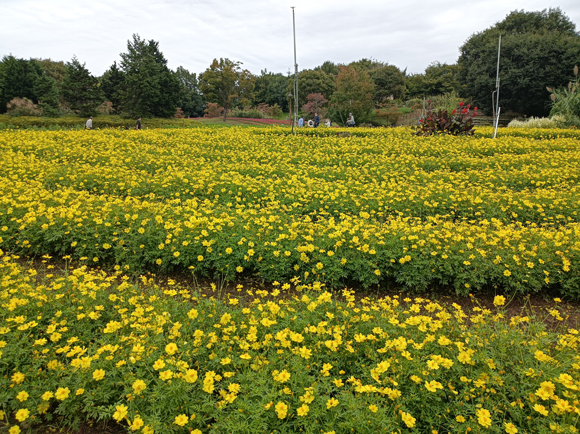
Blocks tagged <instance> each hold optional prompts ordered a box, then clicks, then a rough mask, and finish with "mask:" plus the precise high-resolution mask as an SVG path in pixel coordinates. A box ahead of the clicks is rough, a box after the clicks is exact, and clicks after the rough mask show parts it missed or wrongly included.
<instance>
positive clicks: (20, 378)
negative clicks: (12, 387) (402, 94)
mask: <svg viewBox="0 0 580 434" xmlns="http://www.w3.org/2000/svg"><path fill="white" fill-rule="evenodd" d="M25 377H26V376H25V375H24V374H23V373H21V372H16V373H15V374H14V375H12V377H11V378H10V379H11V380H12V382H13V383H14V384H20V383H22V382H23V381H24V378H25Z"/></svg>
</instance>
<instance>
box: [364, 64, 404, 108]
mask: <svg viewBox="0 0 580 434" xmlns="http://www.w3.org/2000/svg"><path fill="white" fill-rule="evenodd" d="M369 74H370V76H371V78H372V79H373V82H374V85H375V93H374V95H373V101H374V102H375V104H385V103H386V102H387V101H389V100H392V99H403V98H404V97H405V75H404V74H403V72H401V70H400V69H399V68H397V67H396V66H394V65H385V66H382V67H379V68H375V69H372V70H370V71H369Z"/></svg>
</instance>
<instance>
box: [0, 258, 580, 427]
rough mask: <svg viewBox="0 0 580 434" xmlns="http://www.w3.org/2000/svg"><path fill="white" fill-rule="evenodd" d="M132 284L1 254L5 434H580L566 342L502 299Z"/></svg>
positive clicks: (0, 370)
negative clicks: (484, 302)
mask: <svg viewBox="0 0 580 434" xmlns="http://www.w3.org/2000/svg"><path fill="white" fill-rule="evenodd" d="M143 281H144V282H143V284H136V283H129V282H130V281H129V279H128V278H127V277H125V276H123V275H122V274H121V272H120V271H119V272H117V273H116V274H109V275H107V274H106V273H104V272H102V271H90V270H89V269H87V268H86V267H81V268H77V269H72V268H71V269H67V271H66V273H64V274H61V275H57V276H55V275H46V276H43V277H40V276H39V275H37V271H36V270H35V269H34V268H29V269H27V268H26V267H25V266H22V265H19V262H18V261H17V258H16V257H13V256H10V255H8V254H2V253H0V282H1V285H0V303H1V310H0V430H10V431H9V432H10V433H13V434H14V433H19V432H21V431H22V432H24V431H26V430H27V429H29V428H32V427H34V426H37V425H44V424H48V423H50V424H54V425H56V426H63V425H68V426H72V427H75V426H78V425H79V424H80V423H82V422H85V421H96V420H111V419H112V420H114V421H116V422H118V423H119V424H120V425H121V426H123V427H125V428H126V429H127V431H128V432H139V433H144V434H152V433H187V432H193V433H196V434H200V433H223V434H226V433H228V434H231V433H258V432H264V431H266V432H276V433H296V432H304V433H312V434H314V433H317V434H318V433H321V432H324V433H329V432H334V433H335V434H340V433H351V432H356V433H378V432H387V433H390V432H404V433H433V432H438V433H465V432H473V433H504V432H507V433H518V432H519V433H551V432H568V433H574V432H577V429H578V418H579V415H580V392H579V389H580V356H579V355H578V354H579V352H578V343H579V337H580V336H579V333H578V331H577V330H573V329H569V330H566V329H565V328H561V330H559V331H550V330H547V329H546V328H545V327H544V326H543V323H542V322H541V321H538V320H536V319H534V318H533V317H527V316H517V317H512V318H509V319H508V318H506V317H505V312H504V310H503V305H504V304H505V302H506V300H505V298H504V297H503V296H497V297H496V299H495V307H494V308H493V309H485V308H481V307H479V306H478V305H477V304H474V307H473V309H471V310H464V309H462V308H461V307H460V306H459V305H456V304H453V305H449V306H443V305H441V304H439V303H437V302H435V301H431V300H429V299H424V298H415V299H410V298H405V299H403V298H400V297H397V296H393V297H384V298H381V299H369V298H364V299H361V300H358V301H357V300H356V299H355V297H354V293H353V291H349V290H347V289H345V290H344V291H342V294H341V295H337V296H333V295H332V294H331V293H330V292H328V291H327V290H326V288H325V287H324V285H323V284H322V283H320V282H315V283H313V284H307V285H304V284H300V283H294V284H292V285H291V284H284V285H280V284H276V285H274V286H273V288H274V289H273V290H271V291H270V292H268V291H265V290H257V289H253V288H251V287H246V288H240V289H243V290H244V294H243V295H244V296H245V298H244V300H240V299H238V298H234V297H233V295H232V294H230V295H228V296H226V297H222V298H214V297H204V296H202V295H200V294H198V293H196V292H192V291H190V290H187V289H184V288H181V287H178V286H177V285H168V286H165V287H158V286H156V285H154V284H153V283H152V282H148V281H147V279H146V278H143ZM290 288H293V290H294V292H293V293H294V294H296V295H294V296H290V294H289V293H287V294H286V296H284V294H285V292H286V291H287V290H288V289H290ZM553 315H554V316H555V317H558V318H559V319H562V318H561V317H560V315H559V313H558V310H557V309H554V311H553ZM3 432H4V431H3Z"/></svg>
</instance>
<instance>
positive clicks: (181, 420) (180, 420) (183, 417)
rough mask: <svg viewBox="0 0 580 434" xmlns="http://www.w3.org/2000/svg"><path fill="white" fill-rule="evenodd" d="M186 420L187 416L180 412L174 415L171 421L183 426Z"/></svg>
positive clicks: (187, 419) (187, 420)
mask: <svg viewBox="0 0 580 434" xmlns="http://www.w3.org/2000/svg"><path fill="white" fill-rule="evenodd" d="M187 422H189V418H188V417H187V416H186V415H184V414H180V415H179V416H176V417H175V420H174V421H173V423H174V424H175V425H179V426H185V425H186V424H187Z"/></svg>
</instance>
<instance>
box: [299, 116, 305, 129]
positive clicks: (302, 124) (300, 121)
mask: <svg viewBox="0 0 580 434" xmlns="http://www.w3.org/2000/svg"><path fill="white" fill-rule="evenodd" d="M303 126H304V117H302V116H300V119H298V128H302V127H303Z"/></svg>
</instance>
